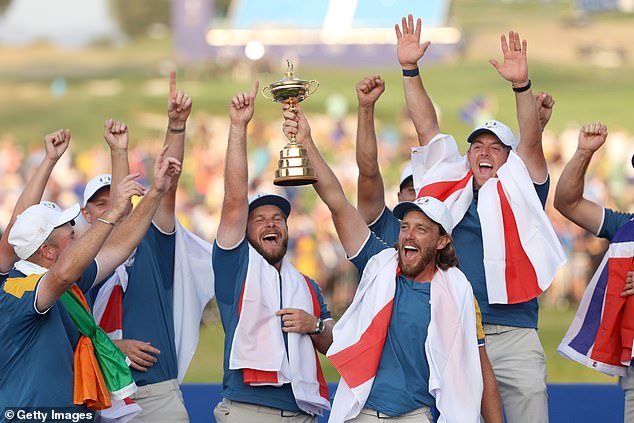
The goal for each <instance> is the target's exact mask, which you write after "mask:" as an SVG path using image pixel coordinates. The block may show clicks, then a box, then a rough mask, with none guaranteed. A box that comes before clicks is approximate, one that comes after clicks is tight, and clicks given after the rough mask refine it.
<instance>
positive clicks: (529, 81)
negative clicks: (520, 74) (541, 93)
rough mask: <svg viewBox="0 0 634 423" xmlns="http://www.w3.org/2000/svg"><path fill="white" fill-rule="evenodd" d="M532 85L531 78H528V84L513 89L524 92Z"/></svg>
mask: <svg viewBox="0 0 634 423" xmlns="http://www.w3.org/2000/svg"><path fill="white" fill-rule="evenodd" d="M530 87H531V80H530V79H529V80H528V83H527V84H526V85H524V86H523V87H513V91H515V92H516V93H523V92H524V91H528V90H529V89H530Z"/></svg>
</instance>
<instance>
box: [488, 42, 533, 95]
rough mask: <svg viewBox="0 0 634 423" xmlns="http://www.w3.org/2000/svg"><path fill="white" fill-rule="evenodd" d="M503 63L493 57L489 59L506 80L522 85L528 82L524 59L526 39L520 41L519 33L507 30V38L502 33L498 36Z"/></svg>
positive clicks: (526, 63) (526, 65) (526, 64)
mask: <svg viewBox="0 0 634 423" xmlns="http://www.w3.org/2000/svg"><path fill="white" fill-rule="evenodd" d="M500 43H501V45H502V55H503V56H504V63H502V64H500V63H499V62H498V61H497V60H495V59H489V63H491V65H493V67H494V68H495V70H497V71H498V73H499V74H500V75H501V76H502V78H504V79H506V80H507V81H509V82H511V83H513V84H516V85H517V86H524V85H526V84H527V83H528V62H527V60H526V40H521V41H520V34H518V33H517V32H515V31H509V40H508V43H507V41H506V36H505V35H504V34H502V36H501V37H500Z"/></svg>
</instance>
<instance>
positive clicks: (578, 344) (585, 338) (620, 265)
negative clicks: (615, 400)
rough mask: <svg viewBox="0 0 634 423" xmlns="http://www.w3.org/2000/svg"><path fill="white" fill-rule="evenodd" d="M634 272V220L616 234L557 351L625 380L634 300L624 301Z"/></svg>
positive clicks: (632, 333) (633, 327)
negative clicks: (626, 287) (629, 273)
mask: <svg viewBox="0 0 634 423" xmlns="http://www.w3.org/2000/svg"><path fill="white" fill-rule="evenodd" d="M632 270H634V220H630V221H629V222H627V223H626V224H625V225H623V226H621V228H620V229H619V230H618V231H617V232H616V234H614V237H613V238H612V241H611V242H610V246H609V248H608V251H607V253H606V254H605V256H604V257H603V260H602V261H601V264H600V265H599V267H598V269H597V271H596V272H595V274H594V276H593V277H592V280H591V281H590V284H589V285H588V287H587V288H586V292H585V293H584V294H583V298H582V300H581V303H580V304H579V309H578V310H577V314H576V315H575V319H574V320H573V322H572V324H571V325H570V328H569V329H568V332H567V333H566V336H565V337H564V339H563V341H561V344H559V348H558V349H557V351H558V352H559V353H560V354H561V355H563V356H564V357H566V358H569V359H570V360H573V361H576V362H578V363H581V364H583V365H584V366H587V367H590V368H591V369H595V370H598V371H600V372H602V373H605V374H608V375H610V376H616V375H618V376H625V372H626V369H627V367H628V366H629V365H630V362H631V361H632V358H634V357H633V355H632V347H633V344H634V299H633V298H632V297H631V296H628V297H621V295H620V294H621V292H622V291H623V288H624V286H625V279H626V278H627V273H628V272H630V271H632Z"/></svg>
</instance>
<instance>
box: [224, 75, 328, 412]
mask: <svg viewBox="0 0 634 423" xmlns="http://www.w3.org/2000/svg"><path fill="white" fill-rule="evenodd" d="M257 88H258V83H257V82H256V83H255V85H254V87H253V90H252V91H251V93H250V94H247V93H242V94H239V95H237V96H235V97H233V99H232V101H231V105H230V112H229V115H230V120H231V126H230V128H229V140H228V145H227V154H226V159H225V182H224V183H225V186H224V199H223V203H222V211H221V216H220V224H219V226H218V234H217V238H216V242H215V243H214V246H213V253H212V257H213V259H212V263H213V268H214V274H215V292H216V299H217V302H218V309H219V310H220V316H221V319H222V325H223V328H224V331H225V346H224V378H223V389H222V397H223V400H222V402H220V403H219V404H218V405H217V407H216V408H215V410H214V415H215V417H216V421H218V422H221V423H222V422H227V421H245V422H246V421H257V422H282V421H284V422H315V421H316V418H315V417H314V416H315V415H321V414H322V412H323V410H326V409H329V408H330V398H329V396H328V389H327V387H326V384H325V380H324V377H323V374H322V371H321V367H320V365H319V360H318V358H317V353H316V351H315V350H317V351H319V352H321V353H325V352H326V350H327V349H328V347H329V346H330V344H331V343H332V326H333V324H334V323H333V321H332V319H331V318H330V312H329V311H328V309H327V308H326V305H325V303H324V300H323V296H322V294H321V292H320V290H319V286H318V285H317V284H316V283H315V282H314V281H312V280H311V279H310V278H308V277H306V276H304V275H302V274H301V273H299V272H298V271H297V270H296V269H295V268H294V267H293V265H292V264H291V263H289V262H288V260H286V259H285V255H286V248H287V243H288V226H287V219H288V216H289V214H290V212H291V205H290V203H289V202H288V200H286V199H285V198H284V197H281V196H279V195H274V194H266V193H260V194H258V195H256V196H254V197H252V198H251V199H250V200H248V198H247V189H248V174H247V168H248V165H247V147H246V140H247V125H248V123H249V121H250V120H251V118H252V116H253V111H254V103H255V96H256V94H257Z"/></svg>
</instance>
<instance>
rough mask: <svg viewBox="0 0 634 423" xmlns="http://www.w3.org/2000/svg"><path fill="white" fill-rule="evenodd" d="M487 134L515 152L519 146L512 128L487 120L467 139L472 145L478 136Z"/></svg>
mask: <svg viewBox="0 0 634 423" xmlns="http://www.w3.org/2000/svg"><path fill="white" fill-rule="evenodd" d="M486 133H489V134H493V135H495V136H496V137H497V139H498V140H500V142H501V143H502V144H504V145H505V146H507V147H511V148H512V149H513V150H515V149H516V148H517V145H518V144H519V142H518V140H517V138H515V135H513V131H511V128H509V127H508V126H506V125H505V124H503V123H502V122H500V121H497V120H487V121H486V122H484V123H483V124H482V125H480V126H478V127H477V128H476V129H474V130H473V132H472V133H471V135H469V137H467V141H468V142H469V143H472V142H473V141H475V139H476V138H477V137H478V135H480V134H486Z"/></svg>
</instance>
